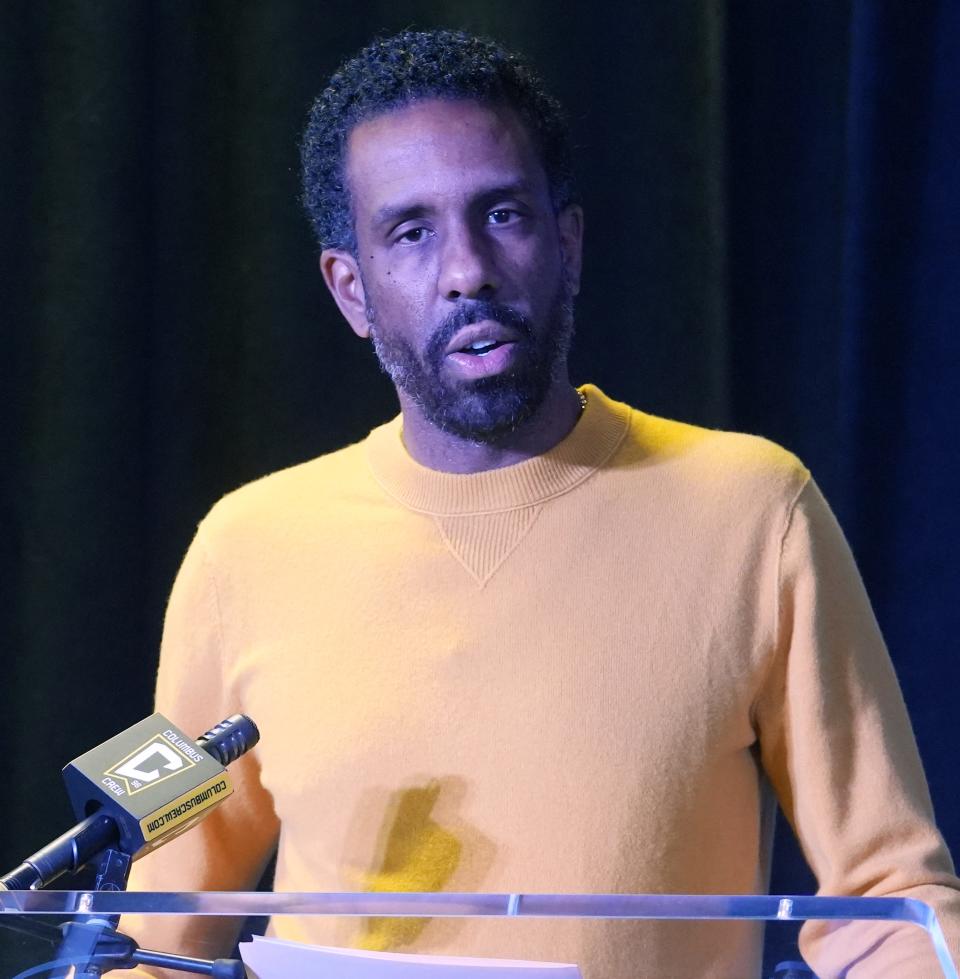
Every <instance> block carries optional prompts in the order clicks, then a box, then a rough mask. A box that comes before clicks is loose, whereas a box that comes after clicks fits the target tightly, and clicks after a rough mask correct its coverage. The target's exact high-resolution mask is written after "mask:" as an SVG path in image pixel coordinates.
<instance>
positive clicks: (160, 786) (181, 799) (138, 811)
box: [0, 714, 260, 890]
mask: <svg viewBox="0 0 960 979" xmlns="http://www.w3.org/2000/svg"><path fill="white" fill-rule="evenodd" d="M259 740H260V732H259V731H258V730H257V726H256V724H254V723H253V721H252V720H250V718H249V717H246V716H245V715H243V714H234V715H233V716H232V717H228V718H227V719H226V720H225V721H221V722H220V723H219V724H217V725H216V726H215V727H212V728H211V729H210V730H209V731H207V732H206V733H205V734H202V735H201V736H200V737H199V738H197V739H196V740H193V739H191V738H189V737H187V736H186V735H185V734H184V733H183V732H182V731H181V730H180V729H179V728H177V727H175V726H174V725H173V724H171V723H170V721H168V720H167V718H165V717H164V716H163V715H162V714H152V715H151V716H150V717H147V718H145V719H144V720H142V721H139V722H138V723H137V724H134V725H133V727H130V728H127V730H126V731H123V732H121V733H120V734H118V735H116V736H115V737H113V738H110V740H109V741H105V742H104V743H103V744H101V745H99V746H98V747H96V748H94V749H92V750H91V751H88V752H87V753H86V754H83V755H81V756H80V757H79V758H75V759H74V760H73V761H72V762H70V764H69V765H67V766H66V768H64V770H63V778H64V781H65V782H66V786H67V794H68V795H69V796H70V802H71V805H72V806H73V811H74V814H75V815H76V816H77V818H78V819H79V820H80V821H79V822H78V823H77V824H76V825H75V826H73V827H72V828H71V829H68V830H67V831H66V833H63V834H62V835H61V836H58V837H57V838H56V839H55V840H53V841H52V842H51V843H48V844H47V845H46V846H45V847H44V848H43V849H42V850H38V851H37V852H36V853H34V854H33V856H30V857H27V859H26V860H24V862H23V863H22V864H20V866H19V867H16V868H15V869H14V870H12V871H10V873H8V874H4V875H3V876H2V877H0V890H27V889H32V890H36V889H38V888H41V887H46V886H47V885H48V884H50V883H51V882H52V881H54V880H56V879H57V878H58V877H60V876H61V875H62V874H65V873H67V872H68V871H70V872H75V871H77V870H80V869H81V868H82V867H84V866H85V865H86V864H87V863H89V862H90V861H91V860H92V859H93V858H94V857H96V856H97V855H99V854H100V853H102V852H103V851H104V850H106V849H107V848H112V849H115V850H119V851H120V852H122V853H124V854H126V855H127V856H128V857H131V858H133V859H136V858H138V857H140V856H143V854H144V853H149V852H150V851H151V850H155V849H157V847H159V846H162V845H163V844H164V843H166V842H167V841H168V840H171V839H173V838H174V837H175V836H179V835H180V833H183V832H184V831H186V830H188V829H190V827H191V826H193V825H194V823H196V822H198V821H199V820H200V819H202V818H203V817H204V816H206V815H207V813H209V812H210V811H211V810H212V809H213V808H214V807H216V806H218V805H220V803H221V802H223V801H224V800H225V799H226V798H228V797H229V796H230V795H231V794H232V792H233V783H232V781H231V780H230V776H229V774H228V773H227V771H226V766H227V765H229V764H230V763H231V762H232V761H235V760H236V759H237V758H239V757H240V756H241V755H242V754H244V752H246V751H249V750H250V749H251V748H252V747H253V746H254V745H255V744H256V743H257V742H258V741H259Z"/></svg>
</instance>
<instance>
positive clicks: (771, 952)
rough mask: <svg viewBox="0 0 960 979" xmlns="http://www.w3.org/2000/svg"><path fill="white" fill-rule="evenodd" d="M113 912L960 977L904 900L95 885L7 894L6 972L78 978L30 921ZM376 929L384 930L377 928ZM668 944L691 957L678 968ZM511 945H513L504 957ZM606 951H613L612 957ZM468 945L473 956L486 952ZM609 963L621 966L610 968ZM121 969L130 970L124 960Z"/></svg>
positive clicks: (0, 933) (805, 968) (684, 976)
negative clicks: (396, 927) (530, 937)
mask: <svg viewBox="0 0 960 979" xmlns="http://www.w3.org/2000/svg"><path fill="white" fill-rule="evenodd" d="M117 914H122V915H136V916H137V917H136V918H130V917H128V918H124V919H123V920H122V921H121V924H120V929H121V931H123V930H124V926H125V924H126V923H127V922H135V923H136V929H137V933H136V938H137V940H138V941H139V942H140V944H141V945H143V946H144V947H146V948H160V949H161V950H162V951H165V952H179V951H181V950H179V949H176V948H169V947H162V945H163V943H162V942H156V941H155V939H154V938H152V935H154V934H155V935H161V934H162V929H160V928H159V927H157V928H156V929H155V930H152V923H156V922H160V921H165V922H167V924H168V925H169V923H170V922H171V919H173V918H191V919H205V920H206V921H209V920H210V919H224V918H230V919H235V921H234V923H235V926H236V929H237V930H238V931H239V930H240V926H241V924H242V923H243V922H248V921H250V920H251V919H254V920H255V919H259V920H260V921H262V922H265V921H266V919H269V920H270V921H271V922H273V927H272V929H271V930H272V931H275V932H276V933H277V934H278V935H279V936H280V937H281V938H283V937H286V935H288V934H290V933H291V929H292V930H294V931H296V930H297V929H299V931H300V932H302V933H303V934H305V935H310V936H311V940H312V936H313V934H314V933H318V934H323V933H326V932H329V933H330V934H334V935H336V934H337V933H338V932H337V929H339V934H340V935H341V936H347V935H349V934H350V933H351V931H352V932H353V934H354V935H356V934H361V935H362V934H363V933H364V932H363V930H362V929H363V928H365V927H367V926H366V925H365V924H364V923H365V922H371V921H374V922H393V921H401V922H403V921H407V922H408V923H410V924H411V925H412V926H413V931H412V932H409V930H408V934H412V933H413V932H415V933H416V934H417V935H418V936H419V940H418V941H417V944H416V949H415V950H416V951H418V952H427V953H429V952H434V951H439V952H442V953H444V954H446V955H458V954H460V952H459V951H458V947H457V946H458V941H457V939H456V935H457V934H460V935H462V936H468V935H469V934H470V931H469V929H481V930H482V932H483V934H484V935H485V936H486V937H485V938H484V941H486V942H487V943H488V949H489V950H488V952H487V954H489V955H490V956H493V957H504V958H517V957H526V958H537V959H541V960H543V959H544V958H545V957H544V956H543V955H542V954H541V953H542V949H538V951H537V954H531V955H526V956H525V955H522V954H521V955H519V956H518V955H516V954H515V952H516V948H517V947H519V948H520V949H521V953H522V948H523V938H522V936H521V935H520V933H519V931H518V929H521V928H523V927H526V926H528V925H529V926H532V927H534V928H543V927H547V928H548V929H550V932H551V934H553V935H555V936H557V945H556V949H557V952H558V957H557V958H554V957H553V956H552V955H551V956H549V957H548V958H549V959H551V960H553V961H560V962H570V961H572V960H571V959H570V958H565V957H563V955H564V952H565V951H567V950H568V948H569V947H574V946H566V945H565V943H564V936H565V935H566V934H567V933H569V932H570V931H571V930H574V931H576V933H577V935H578V936H580V935H583V936H587V937H586V938H585V941H587V946H590V943H592V947H594V948H599V949H601V950H604V963H605V964H602V965H598V964H596V963H593V962H590V961H582V962H576V961H572V964H574V965H578V966H579V967H580V969H581V972H582V974H583V979H701V977H703V979H774V977H776V979H810V977H811V976H815V977H817V979H840V977H844V979H934V977H946V979H958V975H957V971H956V969H955V967H954V965H953V963H952V961H951V958H950V955H949V952H948V951H947V948H946V945H945V942H944V937H943V934H942V932H941V930H940V926H939V924H938V922H937V920H936V917H935V915H934V914H933V911H932V910H931V909H930V908H929V907H928V906H927V905H925V904H923V903H921V902H919V901H913V900H907V899H898V898H813V897H771V896H757V897H747V896H718V895H707V896H690V895H597V894H526V893H522V894H370V893H342V894H288V893H254V892H219V893H180V894H175V893H156V894H154V893H137V892H128V893H124V892H86V891H6V892H5V891H0V979H15V977H16V979H28V977H31V976H46V975H61V976H69V975H73V973H72V972H70V970H69V968H67V966H66V964H65V963H60V968H59V971H57V969H56V968H44V967H45V966H46V965H47V963H50V962H51V960H52V959H53V958H54V956H55V955H56V951H57V950H56V948H55V947H54V946H53V945H52V944H51V943H50V941H49V940H48V938H45V937H44V936H43V934H41V933H42V932H43V931H44V930H46V931H51V929H49V928H47V929H44V928H42V927H40V928H36V927H33V926H34V925H35V924H36V923H40V924H41V925H44V924H45V925H61V924H62V923H64V922H67V921H89V920H90V919H91V918H95V917H96V916H98V915H117ZM194 923H196V924H198V925H199V924H201V923H200V922H194ZM804 925H805V928H806V930H805V933H804V938H803V941H802V943H801V944H802V945H803V948H804V952H805V953H806V955H807V961H806V962H805V960H804V956H803V955H801V953H800V951H799V948H798V935H799V932H800V928H801V926H804ZM288 926H289V927H288ZM333 926H336V927H333ZM443 926H448V927H447V930H446V932H445V934H446V936H447V938H446V939H444V940H443V941H442V942H441V944H442V946H443V947H442V948H431V938H430V935H431V933H432V932H431V929H433V933H441V932H442V931H443ZM451 926H452V927H454V931H450V927H451ZM331 928H332V930H331ZM358 928H359V929H360V931H358ZM325 929H326V932H325ZM511 929H512V930H513V931H511ZM598 929H603V930H602V931H599V930H598ZM198 930H202V929H198ZM285 933H286V934H285ZM400 933H403V929H402V928H401V932H400ZM366 934H367V935H368V936H369V935H370V934H376V932H375V931H371V930H370V929H369V928H367V931H366ZM451 936H453V937H451ZM665 936H667V943H668V944H667V945H666V946H665V945H664V944H663V941H664V937H665ZM654 939H655V941H654ZM578 940H579V938H578ZM704 941H706V942H708V943H713V947H714V952H713V953H711V954H708V955H706V957H705V958H702V962H703V963H705V964H704V965H703V967H702V968H698V969H697V971H696V972H695V973H691V972H689V971H687V967H686V966H684V965H683V964H682V963H683V962H684V961H685V960H686V959H689V955H688V952H689V950H690V949H691V948H693V947H695V946H697V947H701V948H702V947H703V943H704ZM656 942H659V943H660V945H659V946H658V947H659V951H658V952H656V954H655V955H654V954H653V953H650V954H651V956H652V958H653V959H655V961H651V962H645V961H644V956H645V955H647V951H648V949H649V948H653V947H654V945H655V944H656ZM669 943H672V944H673V947H674V948H675V950H676V960H677V962H678V963H681V964H679V965H676V966H674V965H671V963H670V961H669V958H670V951H669V947H668V945H669ZM315 944H324V945H336V944H340V943H339V942H337V941H317V942H316V943H315ZM343 944H344V945H347V944H349V940H348V941H344V942H343ZM574 944H575V943H574ZM733 944H738V945H739V946H740V947H743V948H749V949H751V951H749V953H748V954H747V955H746V957H745V958H744V957H743V956H741V958H740V960H739V961H740V964H739V965H737V966H731V965H730V964H729V962H730V961H731V960H730V959H729V958H725V954H726V952H725V950H726V949H728V948H729V947H731V945H733ZM501 946H502V947H503V948H508V949H509V950H510V954H508V955H503V954H502V952H501V951H499V949H500V948H501ZM587 946H585V947H587ZM665 948H666V951H664V949H665ZM394 951H397V952H400V953H403V952H405V951H407V949H405V948H402V947H401V948H396V949H394ZM204 952H207V954H208V957H210V958H213V957H215V956H217V955H223V954H229V953H228V952H225V950H223V949H213V948H210V949H207V950H205V949H202V948H201V949H199V950H198V949H197V948H193V949H191V950H190V954H193V955H197V954H203V953H204ZM609 952H616V953H617V954H615V955H612V956H610V955H607V954H606V953H609ZM463 954H470V955H473V954H476V949H475V948H471V949H470V950H469V951H468V952H464V953H463ZM610 962H619V963H620V964H619V966H616V967H611V966H610ZM724 963H727V964H724ZM731 970H732V971H731ZM111 974H112V975H117V976H123V975H129V974H130V973H129V972H124V971H121V970H117V971H114V972H111ZM171 974H172V973H171ZM182 975H184V976H186V975H187V973H182ZM311 975H312V973H311ZM317 975H318V976H320V975H321V974H320V973H317ZM265 979H272V977H265ZM284 979H296V977H289V976H287V977H284Z"/></svg>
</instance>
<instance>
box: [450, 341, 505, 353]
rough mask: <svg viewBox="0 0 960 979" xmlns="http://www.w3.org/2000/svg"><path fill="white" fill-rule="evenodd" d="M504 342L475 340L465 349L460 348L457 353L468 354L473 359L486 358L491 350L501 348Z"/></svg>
mask: <svg viewBox="0 0 960 979" xmlns="http://www.w3.org/2000/svg"><path fill="white" fill-rule="evenodd" d="M505 342H506V341H503V340H477V341H475V342H474V343H471V344H469V345H468V346H466V347H462V348H461V349H460V351H459V353H462V354H470V355H471V356H473V357H486V355H487V354H488V353H490V352H491V351H492V350H496V349H497V347H502V346H503V345H504V343H505Z"/></svg>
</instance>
